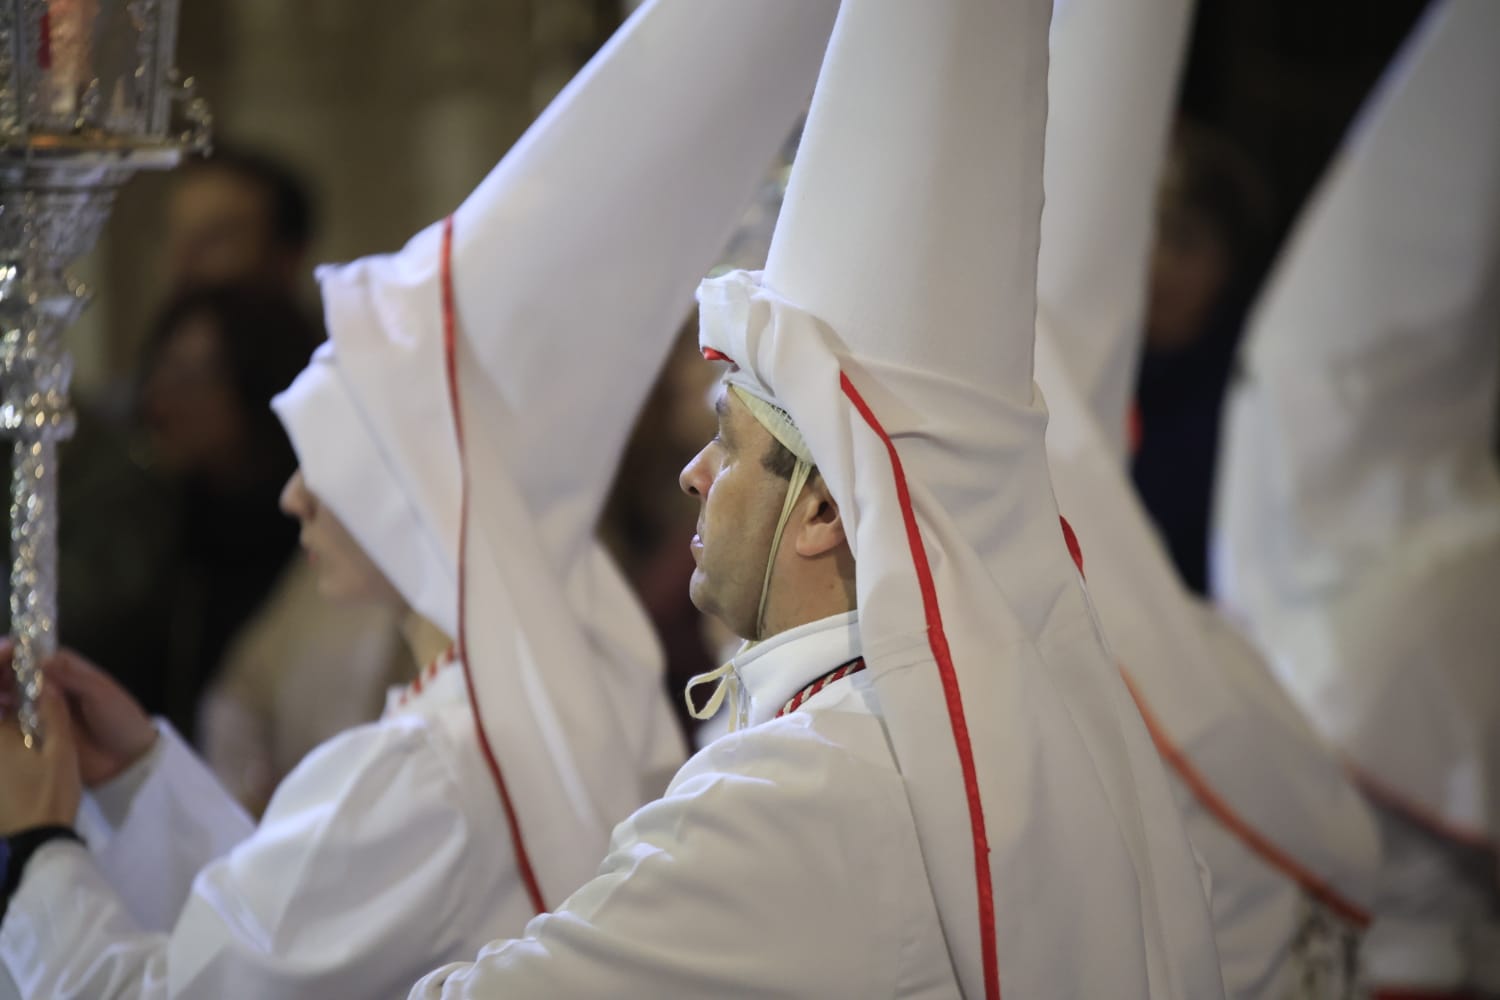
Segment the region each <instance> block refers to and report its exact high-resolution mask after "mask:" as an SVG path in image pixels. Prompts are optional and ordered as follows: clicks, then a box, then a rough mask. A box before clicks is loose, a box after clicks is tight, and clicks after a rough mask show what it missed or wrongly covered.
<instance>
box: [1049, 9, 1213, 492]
mask: <svg viewBox="0 0 1500 1000" xmlns="http://www.w3.org/2000/svg"><path fill="white" fill-rule="evenodd" d="M1194 7H1195V3H1194V0H1149V2H1140V3H1136V2H1129V0H1124V2H1121V0H1058V2H1057V3H1056V4H1055V6H1054V10H1053V14H1052V32H1051V50H1052V51H1051V54H1052V61H1051V68H1050V70H1049V72H1048V77H1047V91H1048V93H1047V97H1048V113H1047V161H1046V164H1045V166H1044V168H1043V170H1044V174H1043V176H1044V179H1045V184H1046V189H1047V204H1046V207H1045V208H1044V209H1043V211H1042V243H1041V252H1040V255H1039V258H1038V264H1037V311H1038V313H1039V314H1040V316H1041V318H1042V321H1043V322H1044V323H1045V324H1046V326H1047V328H1048V329H1050V330H1051V331H1053V336H1055V337H1056V338H1057V341H1058V347H1059V349H1060V352H1061V354H1062V360H1063V363H1064V364H1066V365H1067V367H1068V371H1069V373H1070V374H1071V375H1072V377H1073V381H1074V385H1076V386H1077V388H1078V391H1079V392H1080V393H1081V394H1082V395H1083V398H1084V400H1085V401H1086V402H1087V403H1088V407H1089V410H1090V411H1091V412H1092V413H1093V415H1094V419H1095V420H1096V421H1098V426H1099V428H1100V430H1101V431H1102V432H1103V433H1104V435H1105V441H1106V442H1107V443H1108V444H1109V447H1110V450H1111V452H1112V453H1113V454H1114V456H1115V460H1116V461H1117V462H1119V463H1121V464H1124V462H1125V448H1126V440H1125V434H1126V413H1127V410H1128V408H1129V406H1130V402H1131V396H1132V394H1133V393H1134V391H1135V376H1136V369H1137V364H1138V360H1139V354H1140V347H1141V325H1142V323H1143V321H1144V319H1145V316H1144V314H1145V307H1146V285H1147V282H1146V277H1147V271H1148V267H1149V259H1150V258H1149V255H1150V245H1151V237H1152V233H1153V231H1154V230H1155V223H1156V187H1157V175H1158V174H1159V173H1160V171H1161V163H1162V154H1163V151H1164V147H1165V144H1166V137H1167V132H1168V128H1169V125H1170V121H1171V112H1172V109H1173V107H1174V106H1175V102H1176V97H1177V81H1178V77H1179V75H1180V73H1181V69H1182V61H1183V50H1184V46H1185V42H1186V36H1187V31H1188V25H1189V23H1190V22H1191V20H1192V14H1193V9H1194Z"/></svg>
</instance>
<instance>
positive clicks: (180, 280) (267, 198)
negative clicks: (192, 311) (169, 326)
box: [165, 145, 316, 294]
mask: <svg viewBox="0 0 1500 1000" xmlns="http://www.w3.org/2000/svg"><path fill="white" fill-rule="evenodd" d="M315 221H316V220H315V218H314V212H313V202H312V198H311V196H310V194H309V193H308V189H307V186H306V184H305V183H304V182H303V180H302V178H301V177H299V176H298V175H297V174H296V173H295V172H294V171H293V170H292V169H291V168H289V167H287V166H285V165H284V164H282V163H280V162H278V161H277V160H275V159H273V158H271V157H269V156H266V155H264V154H261V153H258V152H252V151H249V150H240V149H235V148H232V147H226V146H223V145H219V146H217V147H216V148H215V150H214V153H213V155H212V156H210V157H208V158H206V159H195V160H190V161H188V162H187V163H186V164H185V165H184V166H183V168H182V170H181V172H180V173H179V175H178V176H177V178H176V183H175V185H174V186H173V190H172V196H171V199H170V201H169V202H168V204H167V245H166V255H165V256H166V262H165V263H166V272H167V273H166V277H167V282H168V285H169V286H170V287H172V288H173V289H182V288H186V287H191V286H194V285H209V284H226V283H244V284H255V285H259V286H261V287H263V288H268V289H272V290H275V291H282V292H286V293H289V294H295V293H296V292H297V291H298V290H299V283H300V282H301V281H303V280H304V279H305V277H306V274H307V252H308V247H309V245H310V244H311V243H312V237H313V226H314V223H315Z"/></svg>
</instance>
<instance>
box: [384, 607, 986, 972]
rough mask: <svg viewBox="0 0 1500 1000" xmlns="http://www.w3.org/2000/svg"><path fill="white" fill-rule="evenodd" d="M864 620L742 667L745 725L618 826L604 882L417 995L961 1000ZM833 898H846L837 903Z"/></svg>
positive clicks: (790, 639)
mask: <svg viewBox="0 0 1500 1000" xmlns="http://www.w3.org/2000/svg"><path fill="white" fill-rule="evenodd" d="M859 652H860V650H859V633H858V629H857V627H856V616H855V615H854V614H849V615H839V616H835V617H833V618H828V619H824V620H823V621H820V622H814V623H810V624H808V625H805V626H802V627H801V628H798V629H793V630H791V631H789V632H786V633H783V634H782V635H779V636H777V637H775V638H774V639H772V640H770V641H768V642H766V643H763V644H761V645H759V646H757V647H755V648H754V649H753V650H751V651H750V652H749V653H747V654H746V655H744V656H743V657H742V658H740V659H738V660H737V661H736V667H737V670H736V675H737V678H738V682H739V684H740V686H741V690H742V695H743V702H744V703H745V707H746V712H745V718H746V721H747V722H748V723H749V724H750V725H749V728H747V729H743V730H740V731H738V732H734V733H731V734H729V735H727V736H724V737H722V738H721V739H719V740H717V741H715V742H714V743H713V744H712V745H710V746H709V747H707V748H706V749H704V750H702V751H700V752H699V753H698V754H697V755H696V756H694V757H693V759H692V760H690V761H688V763H687V764H686V765H685V766H684V767H683V768H682V770H681V771H679V772H678V774H677V777H676V778H675V779H674V780H673V782H672V785H671V787H670V788H669V789H668V791H667V794H666V795H665V797H663V798H662V799H660V800H659V801H657V802H653V803H651V804H649V805H647V806H644V807H642V808H641V809H640V810H638V811H637V812H636V813H635V815H634V816H632V817H631V818H630V819H628V820H627V821H625V822H624V823H621V824H620V825H619V826H618V827H617V828H616V829H615V833H614V837H613V842H612V845H611V850H610V854H609V857H608V858H607V859H606V860H605V862H604V865H603V868H602V869H601V873H600V875H599V877H598V878H596V879H594V880H593V881H592V882H590V883H588V884H587V885H585V886H584V887H583V888H582V889H580V890H579V891H578V892H576V893H574V894H573V896H572V897H571V898H569V899H568V900H567V901H566V902H565V903H563V905H562V906H561V907H559V908H558V909H557V910H556V911H555V912H554V913H551V914H547V915H544V916H541V917H538V918H537V919H536V920H534V921H532V923H531V924H530V925H529V926H528V927H527V928H526V934H525V936H524V937H522V938H519V939H517V940H513V941H506V942H498V943H496V944H494V945H491V946H490V947H488V948H486V949H485V950H484V951H483V952H481V953H480V955H479V958H478V961H476V962H474V963H472V964H469V963H461V964H456V965H452V966H449V967H447V968H444V969H440V970H438V971H437V972H434V973H432V974H431V975H429V976H428V977H426V978H425V979H423V980H422V982H421V983H419V984H418V985H417V986H416V988H415V989H413V991H412V993H411V996H412V997H414V998H439V997H441V998H443V1000H453V998H459V997H464V998H472V1000H488V998H492V997H495V998H498V997H547V998H549V1000H566V998H571V997H599V996H618V997H663V998H665V997H673V998H675V997H697V996H701V997H721V996H722V997H727V996H752V995H753V996H806V997H880V996H883V997H913V998H915V997H923V998H936V997H957V996H959V989H958V983H957V978H956V976H955V974H954V970H953V966H952V962H951V960H950V959H949V957H948V951H947V947H946V945H945V942H944V939H943V935H942V932H941V929H940V928H939V925H938V917H937V909H936V905H935V903H934V902H933V898H932V891H931V888H930V887H929V885H928V881H927V874H926V868H925V866H924V864H923V860H922V854H921V850H920V848H919V846H918V842H917V831H916V826H915V824H914V822H913V820H912V815H911V809H910V806H909V804H908V801H907V795H906V789H905V783H904V781H903V779H902V776H901V774H900V772H899V771H898V770H897V768H896V764H895V761H894V759H893V757H892V756H891V750H890V746H889V744H888V743H887V741H886V736H885V730H884V725H883V722H882V713H881V708H880V705H879V703H878V701H877V700H876V699H875V696H874V692H873V690H872V689H871V687H870V685H869V683H868V675H866V674H863V673H856V674H853V675H851V676H849V677H846V678H844V679H842V680H838V681H834V682H832V683H830V684H828V685H827V686H826V687H824V688H823V689H822V690H821V691H820V692H818V693H817V694H816V695H814V696H813V697H811V698H809V699H808V700H807V701H806V702H804V704H803V705H802V706H801V707H800V708H799V709H797V710H796V711H793V712H790V713H788V714H786V715H784V716H782V717H781V718H776V714H777V713H778V712H779V711H780V710H781V709H782V707H783V706H785V705H786V703H787V702H788V701H789V700H790V699H792V698H793V697H794V696H795V695H796V694H797V693H798V692H799V691H800V690H802V689H803V688H804V687H805V686H806V685H807V684H809V683H810V682H812V681H815V680H817V679H818V678H820V677H822V676H824V675H825V674H827V673H829V672H830V671H832V670H834V669H835V668H837V667H839V666H840V665H842V664H844V663H846V662H848V661H849V660H851V659H853V658H854V657H856V656H858V655H859ZM834 887H837V888H836V890H835V889H834Z"/></svg>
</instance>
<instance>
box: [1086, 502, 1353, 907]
mask: <svg viewBox="0 0 1500 1000" xmlns="http://www.w3.org/2000/svg"><path fill="white" fill-rule="evenodd" d="M1059 520H1060V521H1062V531H1063V538H1064V539H1066V540H1067V543H1068V552H1069V553H1070V554H1071V555H1072V556H1073V564H1074V565H1076V566H1077V567H1078V572H1079V573H1080V574H1082V573H1083V548H1082V547H1081V546H1080V545H1079V544H1078V536H1077V535H1075V534H1074V533H1073V526H1072V525H1071V524H1069V523H1068V519H1067V518H1059ZM1120 676H1121V677H1122V678H1123V679H1124V681H1125V688H1126V690H1128V691H1129V692H1130V697H1131V698H1133V699H1134V700H1135V707H1136V709H1137V710H1139V711H1140V713H1141V720H1142V721H1143V722H1145V723H1146V731H1147V732H1148V733H1150V734H1151V741H1152V742H1153V743H1155V744H1156V752H1157V753H1158V754H1160V755H1161V759H1162V760H1163V761H1165V762H1166V764H1167V766H1168V767H1170V768H1171V769H1172V770H1173V771H1175V772H1176V773H1177V776H1178V777H1179V778H1181V779H1182V781H1183V784H1185V785H1187V786H1188V790H1189V791H1191V792H1192V793H1193V798H1195V799H1197V800H1198V803H1199V804H1200V805H1201V806H1203V808H1204V809H1206V810H1208V812H1209V814H1210V815H1212V816H1213V817H1214V819H1216V820H1218V821H1219V824H1220V825H1221V826H1223V827H1224V828H1225V829H1226V830H1228V831H1229V832H1230V833H1232V834H1234V835H1235V836H1236V837H1237V838H1239V840H1240V842H1241V843H1242V844H1244V845H1245V847H1246V848H1248V849H1249V850H1250V852H1251V853H1252V854H1254V855H1256V856H1257V857H1258V858H1260V859H1261V860H1262V861H1264V862H1265V863H1266V864H1268V865H1270V866H1271V867H1272V868H1274V869H1276V870H1277V871H1279V872H1281V874H1283V875H1285V876H1286V877H1287V878H1289V879H1291V880H1292V881H1293V882H1295V883H1297V884H1298V885H1299V886H1301V887H1302V891H1303V892H1305V893H1307V894H1308V895H1309V896H1311V897H1313V898H1314V899H1316V900H1317V901H1318V902H1320V903H1322V904H1323V905H1324V906H1325V907H1327V908H1328V909H1329V910H1330V911H1331V912H1333V913H1334V914H1336V915H1338V916H1339V917H1340V918H1341V919H1343V920H1344V921H1346V922H1347V923H1349V924H1351V925H1353V926H1354V927H1356V928H1358V929H1359V930H1364V929H1365V928H1367V927H1369V926H1370V914H1369V912H1368V911H1366V910H1365V909H1364V908H1363V907H1361V906H1359V905H1358V904H1356V903H1354V902H1352V901H1350V900H1348V899H1346V898H1344V896H1343V895H1342V894H1340V893H1339V891H1338V890H1337V889H1335V888H1333V886H1331V885H1329V884H1328V883H1327V882H1325V881H1324V880H1323V879H1321V878H1319V877H1318V876H1317V875H1315V874H1313V873H1312V872H1311V871H1309V870H1308V869H1306V868H1304V867H1302V865H1300V864H1299V863H1298V862H1297V861H1296V860H1295V859H1294V858H1293V857H1292V856H1291V855H1290V854H1287V853H1286V852H1285V851H1283V850H1281V848H1279V847H1277V846H1276V845H1275V844H1273V843H1271V841H1270V840H1269V839H1268V838H1267V837H1265V836H1264V835H1263V834H1262V833H1261V832H1260V831H1259V830H1257V829H1255V827H1253V826H1251V825H1250V822H1249V821H1248V820H1246V819H1245V818H1244V817H1243V816H1241V815H1240V814H1239V813H1237V812H1236V811H1235V810H1234V807H1233V806H1231V805H1230V804H1229V803H1228V802H1226V801H1225V800H1224V799H1223V797H1221V796H1220V795H1219V793H1218V792H1216V791H1214V789H1213V786H1212V785H1210V784H1209V782H1208V779H1207V778H1205V777H1204V776H1203V773H1202V772H1201V771H1199V770H1198V768H1197V767H1195V766H1194V765H1193V762H1192V761H1190V760H1188V757H1187V754H1185V753H1183V752H1182V749H1181V748H1180V747H1178V746H1177V744H1176V743H1174V742H1172V738H1171V737H1170V736H1168V735H1167V732H1166V730H1165V729H1164V728H1163V727H1162V725H1161V723H1160V722H1158V721H1157V718H1156V715H1155V714H1154V713H1153V712H1152V711H1151V708H1150V706H1149V705H1147V704H1146V699H1145V698H1143V697H1142V696H1141V693H1140V691H1139V690H1138V689H1137V688H1136V686H1135V681H1134V680H1132V679H1131V676H1130V673H1129V671H1127V670H1126V669H1125V668H1124V667H1123V666H1121V667H1120Z"/></svg>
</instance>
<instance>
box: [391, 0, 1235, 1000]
mask: <svg viewBox="0 0 1500 1000" xmlns="http://www.w3.org/2000/svg"><path fill="white" fill-rule="evenodd" d="M1049 13H1050V4H1048V3H1046V2H1034V0H985V2H975V0H942V2H938V3H923V4H913V3H908V2H905V0H862V2H859V3H850V4H846V5H844V7H843V9H842V10H841V12H840V15H839V21H838V24H837V26H836V27H835V30H834V37H833V40H832V42H831V43H830V48H829V52H828V55H827V56H826V57H825V60H824V66H823V71H822V73H821V75H820V77H819V83H818V90H817V92H816V95H815V97H814V100H813V106H812V110H811V113H810V115H809V119H808V123H807V128H806V130H805V132H804V135H803V139H802V145H801V150H800V153H799V155H798V158H797V162H796V163H795V165H794V167H793V170H792V177H791V182H790V187H789V190H788V193H787V203H786V208H785V211H784V212H783V215H782V217H781V220H780V222H779V224H778V226H777V230H776V235H775V239H774V242H773V245H772V248H771V252H770V259H769V262H768V265H767V268H766V270H765V272H764V273H747V272H742V271H737V272H732V273H730V274H728V275H725V276H723V277H721V278H716V279H711V280H708V281H706V282H704V284H703V285H702V286H701V287H700V292H699V303H700V314H701V321H702V343H703V346H704V347H705V349H706V352H707V353H709V354H710V355H711V356H713V357H718V358H723V359H727V360H731V361H732V362H734V364H733V366H732V368H731V370H730V374H729V375H728V378H727V383H728V385H727V387H726V388H725V389H724V391H723V392H722V393H721V396H720V399H719V410H720V414H719V415H720V425H719V426H720V432H719V435H718V436H717V437H716V438H715V439H714V441H713V442H711V443H710V444H709V445H708V446H707V447H706V448H705V449H704V451H703V452H702V453H701V454H700V455H699V457H698V458H697V459H695V460H694V461H693V463H692V464H690V465H689V467H688V468H687V469H686V470H685V471H684V473H683V477H682V478H683V484H684V487H685V488H686V489H687V490H688V491H689V492H690V493H692V494H694V495H696V496H697V497H698V498H699V500H700V503H701V508H700V510H701V513H700V520H699V536H698V538H697V540H696V541H695V543H694V550H695V553H696V555H697V558H698V571H697V573H696V574H695V577H694V583H693V593H694V597H695V600H697V602H698V603H699V605H700V606H701V607H704V608H706V609H708V610H710V611H711V612H712V613H714V614H715V615H717V616H718V617H720V618H721V619H722V620H723V621H724V622H725V623H726V624H727V625H729V626H731V627H732V628H734V629H735V630H736V631H738V632H739V633H740V634H742V635H744V636H745V637H746V638H748V639H752V640H755V641H754V642H753V643H752V644H750V645H749V646H747V648H746V649H745V650H744V651H743V652H742V653H741V654H740V655H739V656H737V657H736V658H735V659H734V660H733V661H732V662H731V663H730V664H729V665H728V666H727V667H726V668H725V669H724V670H722V671H718V672H716V673H717V674H718V675H719V676H718V680H719V681H720V682H721V686H720V687H719V688H718V689H717V692H716V695H715V698H716V699H719V698H722V699H723V700H724V701H728V702H730V703H731V710H732V711H733V713H734V717H735V720H736V721H737V722H738V723H739V725H738V727H737V731H735V732H732V733H729V734H728V735H726V736H723V737H721V738H720V739H718V740H716V741H715V742H713V743H712V744H710V745H709V746H708V747H707V748H705V749H704V750H703V751H701V752H700V753H698V754H697V755H696V756H695V757H694V758H693V759H692V760H691V761H689V763H688V764H687V765H686V766H685V767H684V768H683V770H682V771H680V772H679V773H678V775H677V777H676V778H675V779H674V781H673V783H672V786H671V788H670V789H669V790H668V792H667V795H666V796H665V797H664V798H663V799H662V800H661V801H659V802H655V803H652V804H650V805H648V806H645V807H643V808H642V809H641V810H639V811H638V812H637V813H636V814H635V815H634V816H633V817H631V819H630V820H628V821H627V822H625V823H623V824H621V825H620V826H619V828H618V829H617V830H616V832H615V837H614V842H613V848H612V850H611V852H610V855H609V857H608V858H607V859H606V861H605V863H604V867H603V869H602V872H601V874H600V876H599V877H598V878H596V879H594V880H593V881H592V882H590V883H588V884H587V885H586V886H584V887H583V888H582V889H581V890H579V892H577V893H576V894H574V896H573V897H571V898H570V899H569V900H568V901H567V902H566V903H564V904H563V906H561V907H560V908H558V909H557V910H556V911H555V912H553V913H551V914H547V915H543V916H540V917H538V918H537V919H536V920H534V921H533V922H532V923H531V925H530V926H529V927H528V929H527V933H526V936H524V937H522V938H518V939H515V940H510V941H504V942H497V943H496V944H494V945H491V946H490V947H489V948H487V949H485V951H484V952H482V953H481V954H480V955H479V957H478V960H477V961H476V962H474V963H473V964H467V965H458V966H453V967H450V968H445V969H441V970H438V971H436V972H434V973H433V974H432V975H430V976H429V977H427V978H426V979H425V980H423V981H422V982H421V983H419V984H418V985H417V987H416V988H415V989H414V990H413V992H412V996H413V997H419V998H429V997H430V998H437V997H441V998H444V1000H456V998H472V1000H489V998H500V997H549V998H570V997H585V996H601V995H617V996H652V997H657V996H660V997H685V996H736V995H741V996H742V995H757V996H761V995H764V996H770V995H775V996H803V997H867V996H888V997H889V996H896V997H954V996H959V995H966V996H970V997H999V996H1000V995H1001V993H1002V991H1003V992H1004V994H1005V995H1006V996H1009V997H1016V998H1024V997H1049V998H1052V997H1060V998H1068V997H1077V998H1083V997H1089V998H1097V997H1105V996H1108V997H1138V998H1145V997H1153V998H1170V997H1193V998H1211V997H1216V996H1221V995H1222V986H1221V982H1220V977H1219V971H1218V963H1217V959H1216V955H1215V951H1214V945H1213V938H1212V929H1211V926H1210V922H1209V915H1208V907H1207V901H1206V899H1205V892H1204V886H1203V885H1202V883H1201V882H1200V878H1199V875H1198V872H1197V868H1196V865H1195V863H1194V860H1193V856H1192V853H1191V849H1190V847H1189V846H1188V843H1187V839H1186V837H1185V835H1184V833H1183V830H1182V826H1181V821H1180V818H1179V817H1178V815H1177V811H1176V808H1175V806H1174V804H1173V802H1172V793H1171V791H1170V789H1169V787H1168V785H1167V780H1166V777H1165V775H1164V773H1163V771H1162V768H1161V764H1160V761H1159V759H1158V758H1157V755H1156V751H1155V749H1154V748H1153V747H1152V746H1151V742H1150V738H1149V736H1148V734H1147V732H1146V730H1145V728H1144V726H1143V725H1142V724H1141V721H1140V718H1139V715H1138V713H1137V711H1136V709H1135V706H1134V705H1133V703H1132V702H1131V701H1130V697H1129V694H1128V693H1127V692H1126V690H1125V687H1124V684H1123V683H1122V681H1121V680H1120V676H1119V674H1118V672H1117V671H1116V670H1115V668H1114V665H1113V664H1112V663H1111V662H1110V660H1109V657H1108V656H1107V654H1106V653H1105V651H1104V648H1103V646H1102V644H1101V642H1100V639H1099V635H1098V632H1097V630H1096V628H1095V626H1094V622H1093V617H1092V613H1091V609H1090V607H1089V605H1088V602H1087V599H1086V596H1085V594H1084V591H1083V588H1082V587H1081V585H1080V581H1079V579H1078V575H1077V573H1076V571H1075V569H1074V568H1073V565H1072V562H1071V560H1070V558H1069V555H1068V552H1067V549H1066V546H1065V543H1064V538H1063V535H1062V532H1061V531H1060V529H1059V523H1058V513H1057V508H1056V506H1055V504H1054V503H1053V500H1052V494H1051V486H1050V484H1049V481H1048V473H1047V466H1046V461H1045V455H1044V445H1043V432H1044V429H1045V422H1046V420H1045V415H1044V413H1043V411H1042V409H1041V407H1040V405H1039V403H1038V401H1037V399H1036V396H1035V393H1034V386H1033V383H1032V378H1031V361H1030V359H1031V350H1032V342H1033V337H1034V325H1035V289H1036V284H1035V283H1036V250H1037V226H1038V217H1039V215H1040V211H1041V165H1042V142H1043V127H1044V109H1045V102H1046V63H1047V50H1046V44H1047V25H1048V16H1049ZM814 465H815V466H816V469H814Z"/></svg>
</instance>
